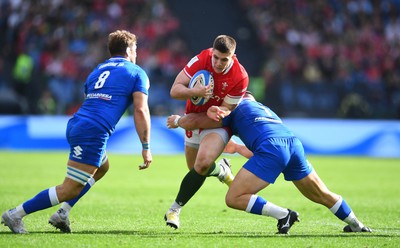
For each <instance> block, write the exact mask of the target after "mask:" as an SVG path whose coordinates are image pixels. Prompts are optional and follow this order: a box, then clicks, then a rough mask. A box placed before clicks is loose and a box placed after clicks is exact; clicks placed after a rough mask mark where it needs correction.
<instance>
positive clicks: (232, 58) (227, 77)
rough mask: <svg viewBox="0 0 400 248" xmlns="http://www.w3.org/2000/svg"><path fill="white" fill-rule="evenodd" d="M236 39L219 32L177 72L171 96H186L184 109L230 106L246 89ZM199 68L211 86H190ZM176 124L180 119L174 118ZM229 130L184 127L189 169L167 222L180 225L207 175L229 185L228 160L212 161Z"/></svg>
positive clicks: (200, 109)
mask: <svg viewBox="0 0 400 248" xmlns="http://www.w3.org/2000/svg"><path fill="white" fill-rule="evenodd" d="M235 50H236V41H235V39H233V38H232V37H230V36H227V35H219V36H218V37H216V38H215V40H214V43H213V47H212V48H209V49H205V50H203V51H201V52H200V53H199V54H198V55H196V56H195V57H193V58H192V59H191V60H190V61H189V63H188V64H187V65H186V66H185V68H184V69H183V70H182V71H181V72H180V73H179V74H178V75H177V77H176V79H175V82H174V84H173V85H172V88H171V92H170V93H171V97H172V98H175V99H179V100H186V113H204V114H206V112H207V109H208V108H209V107H210V106H213V105H217V106H221V107H223V108H225V109H228V110H233V109H234V108H235V107H236V106H237V104H238V103H239V102H240V101H241V99H242V97H243V95H244V94H245V92H246V89H247V86H248V83H249V77H248V75H247V72H246V70H245V69H244V67H243V66H242V65H241V64H240V63H239V61H238V59H237V57H236V55H235ZM199 70H207V71H209V72H211V74H212V76H213V78H214V89H213V90H212V89H211V87H212V86H210V85H208V86H203V85H201V84H196V86H195V87H193V88H191V89H189V88H188V85H189V82H190V79H191V78H192V77H193V75H194V74H195V73H196V72H197V71H199ZM193 96H197V97H206V98H209V100H208V102H207V103H205V104H204V105H202V106H196V105H194V104H193V103H192V102H191V101H190V98H191V97H193ZM176 124H177V125H179V119H176ZM230 136H231V135H230V133H229V132H228V130H226V129H224V128H215V129H197V130H192V131H186V135H185V156H186V163H187V166H188V168H189V172H188V173H187V174H186V176H185V177H184V178H183V180H182V182H181V186H180V189H179V192H178V195H177V197H176V199H175V201H174V203H173V204H172V206H171V207H170V209H169V210H168V211H167V213H166V214H165V216H164V219H165V221H166V223H167V225H168V226H171V227H173V228H175V229H177V228H179V225H180V223H179V214H180V211H181V208H182V207H183V206H184V205H185V204H186V203H187V202H188V201H189V200H190V198H191V197H192V196H193V195H194V194H195V193H196V192H197V190H199V189H200V187H201V186H202V184H203V183H204V181H205V179H206V178H207V177H209V176H214V177H217V178H218V179H219V180H220V181H221V182H224V183H226V184H227V185H230V183H231V182H232V180H233V178H234V177H233V175H232V172H231V170H230V166H229V162H228V160H226V159H222V160H221V161H220V162H219V163H218V165H216V163H215V162H214V161H215V160H216V159H217V158H218V157H219V156H220V155H221V153H222V151H223V150H224V147H225V145H226V144H227V143H228V141H229V139H230Z"/></svg>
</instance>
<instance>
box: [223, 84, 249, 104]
mask: <svg viewBox="0 0 400 248" xmlns="http://www.w3.org/2000/svg"><path fill="white" fill-rule="evenodd" d="M248 85H249V78H248V77H244V78H243V79H242V80H240V81H239V82H238V83H237V84H236V85H235V87H234V88H233V89H232V90H231V91H230V92H229V93H228V94H227V95H226V96H225V98H224V102H226V103H228V104H233V105H236V104H239V102H240V101H241V100H242V98H243V96H244V94H245V93H246V90H247V86H248Z"/></svg>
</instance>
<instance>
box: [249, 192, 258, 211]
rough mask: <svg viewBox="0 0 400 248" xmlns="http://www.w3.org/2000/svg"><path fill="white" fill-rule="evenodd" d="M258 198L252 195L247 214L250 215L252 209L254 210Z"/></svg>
mask: <svg viewBox="0 0 400 248" xmlns="http://www.w3.org/2000/svg"><path fill="white" fill-rule="evenodd" d="M257 197H258V196H257V195H252V196H251V197H250V201H249V203H248V204H247V207H246V212H247V213H250V211H251V209H252V208H253V205H254V203H255V202H256V200H257Z"/></svg>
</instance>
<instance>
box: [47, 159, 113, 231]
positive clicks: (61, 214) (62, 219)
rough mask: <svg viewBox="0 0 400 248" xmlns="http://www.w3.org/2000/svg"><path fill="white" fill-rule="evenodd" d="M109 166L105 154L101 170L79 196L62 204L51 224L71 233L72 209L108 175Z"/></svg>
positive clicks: (52, 217)
mask: <svg viewBox="0 0 400 248" xmlns="http://www.w3.org/2000/svg"><path fill="white" fill-rule="evenodd" d="M109 166H110V165H109V161H108V156H107V155H106V154H104V155H103V158H102V162H101V166H100V168H99V169H98V170H97V171H96V173H95V174H94V175H93V177H91V178H90V179H89V181H88V182H87V184H86V185H85V187H83V189H82V190H81V192H80V193H79V195H78V196H77V197H75V198H73V199H71V200H69V201H65V202H63V203H61V206H60V208H59V209H58V210H57V211H56V212H55V213H54V214H53V215H52V216H51V217H50V219H49V223H50V224H51V225H53V226H54V227H56V228H57V229H60V231H61V232H65V233H70V232H71V228H70V221H69V218H68V217H69V213H70V211H71V209H72V207H73V206H74V205H75V204H76V203H77V202H78V201H79V199H81V198H82V196H84V195H85V194H86V193H87V192H88V191H89V190H90V189H91V188H92V187H93V185H94V184H95V182H97V181H99V180H100V179H101V178H102V177H103V176H104V175H105V174H106V173H107V171H108V169H109Z"/></svg>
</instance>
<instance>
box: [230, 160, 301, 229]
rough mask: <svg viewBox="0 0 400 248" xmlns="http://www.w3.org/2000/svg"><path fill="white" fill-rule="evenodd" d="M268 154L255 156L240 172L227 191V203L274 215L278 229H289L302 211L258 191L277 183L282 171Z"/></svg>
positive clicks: (252, 211) (234, 206) (254, 212)
mask: <svg viewBox="0 0 400 248" xmlns="http://www.w3.org/2000/svg"><path fill="white" fill-rule="evenodd" d="M267 160H268V159H266V158H259V156H258V155H256V156H253V157H252V158H251V159H250V160H249V161H247V162H246V164H245V165H244V167H243V168H242V169H240V171H239V172H238V173H237V175H236V177H235V180H233V182H232V184H231V186H230V187H229V190H228V193H227V194H226V198H225V201H226V204H227V205H228V206H229V207H231V208H234V209H238V210H243V211H246V212H248V213H252V214H257V215H264V216H270V217H273V218H275V219H276V220H278V233H284V234H286V233H288V232H289V229H290V228H291V226H292V225H293V223H294V222H295V221H299V219H298V213H297V212H295V211H292V210H290V209H287V208H283V207H280V206H277V205H275V204H273V203H272V202H270V201H266V200H265V199H264V198H263V197H261V196H259V195H257V193H258V192H259V191H260V190H262V189H264V188H266V187H267V186H268V185H269V184H270V183H269V182H268V181H270V182H271V183H274V182H275V180H276V178H277V177H278V176H279V174H280V168H279V167H278V166H275V165H273V164H274V163H273V162H268V161H267Z"/></svg>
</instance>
